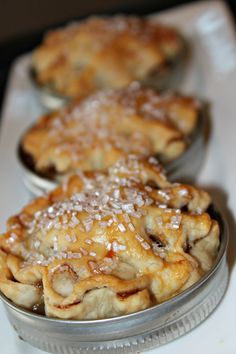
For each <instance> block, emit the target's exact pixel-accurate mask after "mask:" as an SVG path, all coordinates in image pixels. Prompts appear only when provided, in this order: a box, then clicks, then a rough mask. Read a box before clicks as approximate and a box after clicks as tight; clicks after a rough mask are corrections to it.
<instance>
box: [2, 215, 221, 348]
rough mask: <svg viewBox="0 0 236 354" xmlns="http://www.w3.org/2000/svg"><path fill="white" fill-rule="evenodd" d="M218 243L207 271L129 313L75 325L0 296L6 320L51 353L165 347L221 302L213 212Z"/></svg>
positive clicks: (218, 258)
mask: <svg viewBox="0 0 236 354" xmlns="http://www.w3.org/2000/svg"><path fill="white" fill-rule="evenodd" d="M211 216H212V217H214V218H215V219H217V220H218V222H219V224H220V229H221V243H220V247H219V252H218V256H217V259H216V261H215V264H214V266H213V267H212V269H211V270H210V271H209V272H208V273H207V274H206V275H205V276H204V277H203V278H202V279H200V280H199V281H198V282H197V283H195V284H194V285H193V286H191V287H190V288H189V289H187V290H185V291H184V292H183V293H181V294H179V295H177V296H175V297H173V298H172V299H170V300H168V301H166V302H164V303H162V304H159V305H156V306H153V307H151V308H148V309H146V310H143V311H139V312H136V313H133V314H129V315H125V316H121V317H114V318H109V319H103V320H89V321H75V320H59V319H53V318H47V317H44V316H42V315H37V314H34V313H32V312H29V311H27V310H25V309H23V308H20V307H19V306H17V305H15V304H13V303H12V302H11V301H10V300H8V299H7V298H6V297H5V296H4V295H3V294H1V293H0V297H1V299H2V300H3V302H4V307H5V309H6V312H7V316H8V319H9V321H10V323H11V324H12V326H13V327H14V329H15V330H16V332H17V333H18V335H19V337H20V338H21V339H23V340H25V341H27V342H28V343H30V344H32V345H33V346H35V347H37V348H39V349H42V350H45V351H48V352H51V353H57V354H76V353H86V354H89V353H111V354H112V353H116V354H119V353H126V354H130V353H137V352H138V351H139V352H140V351H145V350H148V349H151V348H154V347H158V346H161V345H163V344H166V343H168V342H170V341H172V340H174V339H176V338H178V337H180V336H182V335H184V334H185V333H187V332H189V331H190V330H192V329H193V328H195V327H196V326H197V325H199V324H200V323H201V322H202V321H204V320H205V319H206V318H207V317H208V316H209V315H210V314H211V312H212V311H213V310H214V309H215V308H216V306H217V305H218V304H219V302H220V300H221V299H222V297H223V295H224V293H225V290H226V287H227V283H228V267H227V263H226V248H227V242H228V229H227V225H226V223H225V221H224V220H223V218H222V216H221V215H220V214H218V213H217V212H216V211H214V209H212V211H211Z"/></svg>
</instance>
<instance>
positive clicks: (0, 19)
mask: <svg viewBox="0 0 236 354" xmlns="http://www.w3.org/2000/svg"><path fill="white" fill-rule="evenodd" d="M192 2H196V1H183V0H182V1H181V0H86V1H79V0H40V1H36V0H18V1H17V0H0V109H1V103H2V99H3V95H4V90H5V86H6V82H7V77H8V73H9V69H10V66H11V64H12V61H13V60H14V59H15V58H16V57H17V56H19V55H21V54H23V53H25V52H28V51H30V50H32V49H33V48H34V47H35V46H36V45H37V44H39V43H40V41H41V39H42V36H43V33H44V32H45V31H46V30H48V29H50V28H53V27H57V26H60V25H64V24H65V23H66V22H68V21H73V20H78V19H81V18H84V17H86V16H88V15H91V14H112V13H129V14H140V15H142V14H148V13H151V12H159V11H163V10H166V9H169V8H172V7H175V6H179V5H182V4H188V3H192ZM226 3H227V4H228V6H229V8H230V9H231V12H232V16H233V17H234V19H235V18H236V0H228V1H226Z"/></svg>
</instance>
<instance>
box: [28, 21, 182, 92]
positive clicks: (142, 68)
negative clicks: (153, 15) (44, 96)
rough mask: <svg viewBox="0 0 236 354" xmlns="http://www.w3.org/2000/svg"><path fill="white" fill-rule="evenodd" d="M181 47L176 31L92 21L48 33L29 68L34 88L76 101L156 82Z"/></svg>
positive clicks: (149, 23)
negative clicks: (134, 83) (104, 91)
mask: <svg viewBox="0 0 236 354" xmlns="http://www.w3.org/2000/svg"><path fill="white" fill-rule="evenodd" d="M183 47H184V44H183V39H182V38H181V37H180V35H179V34H178V33H177V32H176V30H174V29H172V28H169V27H167V26H164V25H160V24H159V23H157V22H156V21H154V20H151V19H147V18H146V19H145V18H139V17H132V16H130V17H125V16H114V17H101V18H99V17H92V18H89V19H87V20H84V21H81V22H79V23H73V24H71V25H69V26H67V27H65V28H62V29H58V30H54V31H51V32H49V33H48V34H47V35H46V37H45V38H44V41H43V43H42V44H41V45H40V46H39V47H38V48H37V49H36V50H35V51H34V53H33V58H32V68H33V71H34V75H35V79H36V81H37V82H38V83H39V84H40V85H43V86H45V87H47V88H50V89H51V90H52V91H54V92H57V93H60V94H63V95H65V96H68V97H81V96H85V95H88V94H90V93H91V92H93V91H95V90H97V89H104V88H121V87H124V86H126V85H128V84H129V83H131V82H132V81H134V80H138V81H142V82H146V81H149V80H151V79H152V81H153V79H154V80H155V81H157V77H158V72H164V71H166V70H167V71H168V65H169V67H170V64H172V66H173V62H174V61H175V60H177V58H178V57H179V56H180V54H181V53H182V52H183ZM169 70H170V68H169Z"/></svg>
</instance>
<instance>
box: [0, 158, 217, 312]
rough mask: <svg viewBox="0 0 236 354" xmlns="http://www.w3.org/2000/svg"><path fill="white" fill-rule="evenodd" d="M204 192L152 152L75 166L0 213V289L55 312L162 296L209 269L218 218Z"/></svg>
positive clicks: (145, 303)
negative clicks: (173, 178) (49, 187)
mask: <svg viewBox="0 0 236 354" xmlns="http://www.w3.org/2000/svg"><path fill="white" fill-rule="evenodd" d="M210 202H211V200H210V197H209V195H208V194H207V193H206V192H204V191H202V190H200V189H198V188H195V187H192V186H189V185H182V184H171V183H169V182H168V181H167V180H166V178H165V175H163V173H162V170H161V167H160V166H159V165H158V164H157V163H156V161H155V160H153V159H151V158H149V160H140V159H137V157H135V156H132V155H131V156H129V157H127V158H126V159H122V160H120V161H119V162H117V163H116V164H115V165H114V166H112V167H111V168H110V169H109V171H108V172H107V173H94V172H93V173H82V172H81V173H80V174H77V175H74V176H72V177H70V178H69V179H67V180H65V181H64V182H63V184H62V185H61V186H60V187H58V188H57V189H55V190H54V191H52V192H51V193H49V194H47V195H45V196H43V197H40V198H37V199H35V200H34V201H32V202H31V203H30V204H28V205H27V206H26V207H25V208H23V209H22V211H21V212H20V213H19V214H17V215H15V216H13V217H11V218H10V219H9V220H8V224H7V225H8V229H7V232H6V233H5V234H3V235H2V236H1V238H0V290H1V291H2V292H3V293H4V294H5V295H6V296H7V297H8V298H9V299H11V300H12V301H13V302H15V303H16V304H18V305H20V306H23V307H25V308H29V309H37V308H38V307H39V305H43V306H44V307H45V314H46V315H47V316H50V317H57V318H63V319H99V318H108V317H112V316H119V315H124V314H127V313H131V312H135V311H139V310H142V309H145V308H148V307H150V306H152V305H154V304H158V303H161V302H163V301H165V300H167V299H169V298H171V297H173V296H175V295H176V294H179V293H180V292H182V291H183V290H184V289H186V288H188V287H189V286H191V285H192V284H193V283H194V282H196V281H197V280H198V279H199V278H200V277H201V276H202V275H203V274H204V273H205V272H206V271H208V270H209V269H210V268H211V267H212V264H213V262H214V260H215V258H216V255H217V251H218V246H219V226H218V223H217V222H216V221H215V220H212V219H211V217H210V215H209V214H208V213H207V212H206V210H207V208H208V206H209V204H210Z"/></svg>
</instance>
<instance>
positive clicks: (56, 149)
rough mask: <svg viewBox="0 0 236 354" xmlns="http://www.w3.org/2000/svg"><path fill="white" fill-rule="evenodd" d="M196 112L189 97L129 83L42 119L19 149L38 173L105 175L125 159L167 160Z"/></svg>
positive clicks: (181, 145)
mask: <svg viewBox="0 0 236 354" xmlns="http://www.w3.org/2000/svg"><path fill="white" fill-rule="evenodd" d="M199 112H200V106H199V104H198V102H197V100H196V99H194V98H192V97H188V96H183V95H178V94H174V93H170V92H167V93H158V92H156V91H154V90H152V89H149V88H143V87H141V86H140V85H139V84H137V83H133V84H131V85H130V86H128V87H127V88H124V89H121V90H109V91H105V92H104V91H99V92H97V93H95V94H94V95H92V96H90V97H88V98H86V99H84V100H78V101H77V102H75V103H74V104H72V105H71V106H69V107H67V108H65V109H62V110H60V111H58V112H56V113H55V112H54V113H50V114H48V115H45V116H43V117H41V118H40V119H39V120H38V122H36V124H34V126H33V127H32V128H31V129H29V131H28V132H27V133H26V135H25V136H24V138H23V140H22V148H23V150H24V152H25V153H27V154H29V155H30V156H31V157H32V160H33V161H34V164H35V169H36V171H38V172H41V173H43V172H46V171H47V170H50V169H53V170H54V171H55V172H56V173H59V174H66V173H68V172H72V171H75V170H76V169H78V168H79V169H81V170H86V171H88V170H104V169H106V168H108V167H109V166H111V165H112V164H113V163H114V162H116V161H117V160H118V159H119V158H121V157H123V156H126V155H127V154H138V155H141V156H150V155H151V156H157V155H158V156H159V158H161V159H162V161H170V160H173V159H175V158H177V157H178V156H179V155H180V154H181V153H183V151H184V150H185V149H186V148H187V146H188V142H187V140H188V137H189V135H190V134H191V133H192V132H193V131H194V129H195V128H196V125H197V122H198V118H199Z"/></svg>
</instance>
